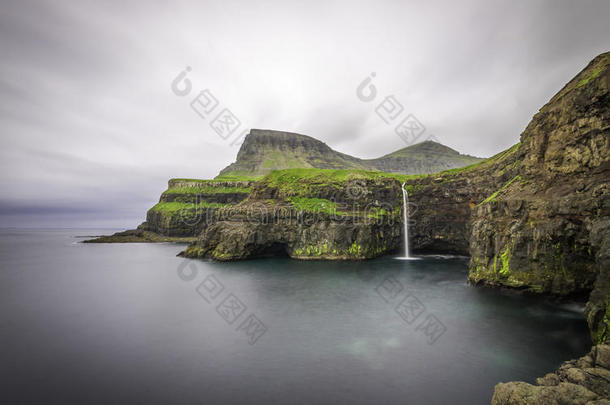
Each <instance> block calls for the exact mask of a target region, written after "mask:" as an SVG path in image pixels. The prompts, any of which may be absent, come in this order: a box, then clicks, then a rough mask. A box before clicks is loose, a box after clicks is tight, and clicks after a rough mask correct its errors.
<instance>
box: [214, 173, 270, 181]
mask: <svg viewBox="0 0 610 405" xmlns="http://www.w3.org/2000/svg"><path fill="white" fill-rule="evenodd" d="M263 177H264V176H253V175H251V174H248V173H247V172H239V171H232V172H231V173H227V174H221V175H218V176H216V177H214V180H209V181H257V180H260V179H262V178H263Z"/></svg>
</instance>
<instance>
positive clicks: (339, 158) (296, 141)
mask: <svg viewBox="0 0 610 405" xmlns="http://www.w3.org/2000/svg"><path fill="white" fill-rule="evenodd" d="M481 160H482V159H480V158H476V157H473V156H468V155H462V154H460V153H459V152H457V151H455V150H453V149H451V148H448V147H446V146H443V145H441V144H439V143H436V142H431V141H427V142H422V143H420V144H417V145H413V146H409V147H407V148H404V149H401V150H399V151H396V152H394V153H392V154H389V155H385V156H383V157H381V158H378V159H369V160H365V159H359V158H356V157H353V156H349V155H346V154H344V153H340V152H337V151H335V150H333V149H331V148H330V147H329V146H328V145H326V144H325V143H324V142H320V141H318V140H317V139H315V138H312V137H309V136H305V135H300V134H294V133H290V132H281V131H271V130H261V129H252V130H251V131H250V133H249V134H248V135H247V136H246V138H245V139H244V142H243V144H242V145H241V148H240V150H239V152H238V154H237V160H236V161H235V162H234V163H232V164H230V165H229V166H227V167H226V168H224V169H223V170H222V171H221V172H220V174H219V176H218V177H219V178H228V177H235V176H260V175H266V174H268V173H270V172H271V171H272V170H281V169H289V168H317V169H353V170H381V171H385V172H390V173H403V174H416V173H434V172H438V171H441V170H445V169H451V168H455V167H461V166H467V165H469V164H472V163H476V162H478V161H481Z"/></svg>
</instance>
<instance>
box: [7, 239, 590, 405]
mask: <svg viewBox="0 0 610 405" xmlns="http://www.w3.org/2000/svg"><path fill="white" fill-rule="evenodd" d="M102 233H106V234H107V233H111V231H109V230H104V231H100V230H10V229H5V230H2V231H0V263H1V271H0V313H1V317H0V322H1V323H0V336H1V344H0V353H1V355H0V358H1V359H2V361H1V365H0V370H1V375H0V378H1V381H2V386H3V388H2V389H1V390H0V395H1V397H0V402H2V403H32V402H38V403H110V402H112V403H128V402H138V403H148V404H152V403H179V404H182V403H209V404H262V403H268V404H271V403H278V404H307V405H311V404H335V403H341V404H488V403H489V401H490V399H491V396H492V393H493V387H494V385H495V384H496V383H498V382H500V381H509V380H525V381H530V382H532V381H533V380H534V379H535V378H536V377H539V376H542V375H544V374H545V373H547V372H551V371H553V370H554V369H555V368H556V367H557V366H558V365H559V364H560V363H561V362H562V361H565V360H567V359H570V358H574V357H577V356H581V355H583V354H584V353H585V352H586V351H587V349H588V346H589V344H590V342H589V338H588V332H587V328H586V323H585V321H584V317H583V314H582V307H580V306H578V305H566V304H561V305H559V304H554V303H552V302H550V301H549V300H546V299H543V298H534V297H523V296H517V295H514V294H509V293H503V292H500V291H497V290H491V289H486V288H477V287H472V286H468V285H467V284H466V276H467V261H466V260H465V259H460V258H438V257H437V258H435V257H428V258H425V259H423V260H419V261H401V260H395V259H393V258H391V257H386V258H381V259H376V260H371V261H366V262H307V261H295V260H290V259H284V258H282V259H262V260H252V261H244V262H237V263H213V262H207V261H193V260H186V259H182V258H179V257H176V254H177V253H178V252H180V251H181V250H182V249H183V247H184V246H182V245H177V244H107V245H102V244H99V245H98V244H82V243H78V242H79V241H81V240H83V239H85V238H83V237H80V236H86V235H98V234H102Z"/></svg>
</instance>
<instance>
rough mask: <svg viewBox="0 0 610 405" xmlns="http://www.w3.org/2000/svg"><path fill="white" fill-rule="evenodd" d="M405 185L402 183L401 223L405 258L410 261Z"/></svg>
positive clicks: (407, 198) (407, 197) (407, 205)
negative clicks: (402, 223) (402, 225)
mask: <svg viewBox="0 0 610 405" xmlns="http://www.w3.org/2000/svg"><path fill="white" fill-rule="evenodd" d="M405 184H407V183H402V204H403V222H404V228H405V258H406V259H410V258H411V255H410V254H409V193H407V190H406V189H405Z"/></svg>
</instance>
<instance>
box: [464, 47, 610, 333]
mask: <svg viewBox="0 0 610 405" xmlns="http://www.w3.org/2000/svg"><path fill="white" fill-rule="evenodd" d="M609 82H610V54H603V55H600V56H598V57H597V58H595V59H594V60H593V61H592V62H591V63H590V64H589V65H588V66H587V67H586V68H585V69H584V70H583V71H582V72H581V73H579V74H578V75H577V76H576V77H575V78H574V79H573V80H571V81H570V82H569V83H568V84H567V85H566V86H565V87H564V88H563V89H562V90H561V91H560V92H559V93H558V94H557V95H555V96H554V97H553V98H552V99H551V101H550V102H549V103H547V104H546V105H545V106H544V107H543V108H542V109H541V110H540V112H539V113H538V114H536V115H535V116H534V118H533V119H532V121H531V122H530V124H529V125H528V126H527V128H526V129H525V131H524V132H523V134H522V135H521V147H520V149H522V151H521V152H520V153H519V155H520V157H519V159H520V160H519V162H520V163H519V164H518V174H517V177H516V178H515V180H514V181H512V182H511V183H510V184H509V185H507V186H506V185H505V186H502V189H500V191H499V192H498V194H497V195H496V196H495V197H494V198H492V199H490V200H489V201H488V202H486V203H482V204H480V205H478V206H477V207H476V208H475V209H474V210H473V213H472V218H471V221H472V222H471V234H470V254H471V263H470V275H469V278H470V280H471V281H472V282H474V283H486V284H492V285H500V286H508V287H515V288H521V289H526V290H529V291H533V292H545V293H553V294H560V295H568V294H575V293H588V292H590V291H591V290H592V289H593V288H594V287H595V291H594V293H593V294H591V301H590V302H589V305H588V306H587V311H586V316H587V318H588V320H589V325H590V327H591V330H592V332H593V333H592V335H593V339H594V341H596V342H599V343H603V342H604V341H606V340H607V338H608V333H607V331H608V318H607V316H608V315H607V313H606V310H607V308H608V304H609V302H610V301H609V296H610V294H609V293H610V290H609V289H608V273H607V269H608V267H609V266H608V264H609V263H608V255H609V253H608V251H609V249H608V247H609V244H610V241H609V240H608V239H609V238H610V234H609V231H610V228H609V227H608V224H609V221H610V185H609V181H608V180H609V179H610V94H609V92H608V87H609ZM596 280H597V281H596Z"/></svg>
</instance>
